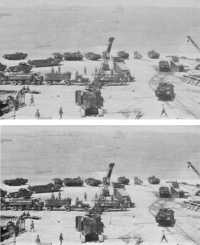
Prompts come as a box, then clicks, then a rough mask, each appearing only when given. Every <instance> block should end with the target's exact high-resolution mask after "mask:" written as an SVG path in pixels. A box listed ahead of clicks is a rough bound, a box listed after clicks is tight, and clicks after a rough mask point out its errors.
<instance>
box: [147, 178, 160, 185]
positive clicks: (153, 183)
mask: <svg viewBox="0 0 200 245" xmlns="http://www.w3.org/2000/svg"><path fill="white" fill-rule="evenodd" d="M148 181H149V183H150V184H152V185H157V184H160V179H159V178H158V177H155V176H151V177H149V178H148Z"/></svg>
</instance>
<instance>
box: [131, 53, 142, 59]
mask: <svg viewBox="0 0 200 245" xmlns="http://www.w3.org/2000/svg"><path fill="white" fill-rule="evenodd" d="M133 58H134V59H136V60H140V59H142V54H140V53H139V52H138V51H134V53H133Z"/></svg>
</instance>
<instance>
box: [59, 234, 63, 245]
mask: <svg viewBox="0 0 200 245" xmlns="http://www.w3.org/2000/svg"><path fill="white" fill-rule="evenodd" d="M63 240H64V239H63V234H62V233H60V236H59V241H60V245H62V242H63Z"/></svg>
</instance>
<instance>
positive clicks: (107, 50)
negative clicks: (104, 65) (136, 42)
mask: <svg viewBox="0 0 200 245" xmlns="http://www.w3.org/2000/svg"><path fill="white" fill-rule="evenodd" d="M114 40H115V38H114V37H110V38H109V39H108V46H107V49H106V51H104V52H103V57H104V59H106V60H109V59H110V52H111V48H112V44H113V42H114Z"/></svg>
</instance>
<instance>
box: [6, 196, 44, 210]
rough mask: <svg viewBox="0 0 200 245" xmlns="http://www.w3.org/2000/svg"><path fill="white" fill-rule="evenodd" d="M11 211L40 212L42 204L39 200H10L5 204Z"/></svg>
mask: <svg viewBox="0 0 200 245" xmlns="http://www.w3.org/2000/svg"><path fill="white" fill-rule="evenodd" d="M5 205H6V209H11V210H42V209H43V207H44V203H43V202H42V201H41V200H40V199H39V198H35V199H34V198H29V199H26V198H10V199H9V200H7V201H6V203H5Z"/></svg>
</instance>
